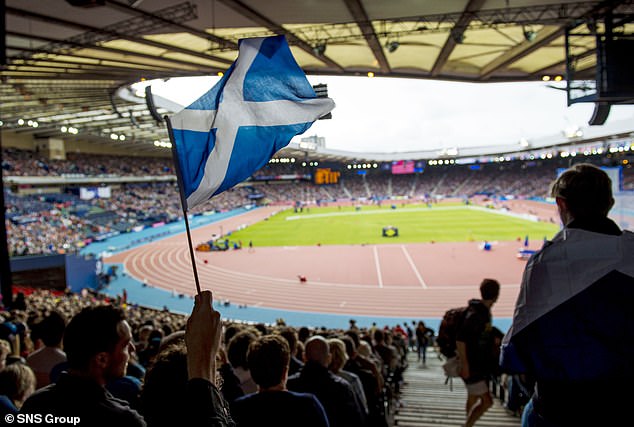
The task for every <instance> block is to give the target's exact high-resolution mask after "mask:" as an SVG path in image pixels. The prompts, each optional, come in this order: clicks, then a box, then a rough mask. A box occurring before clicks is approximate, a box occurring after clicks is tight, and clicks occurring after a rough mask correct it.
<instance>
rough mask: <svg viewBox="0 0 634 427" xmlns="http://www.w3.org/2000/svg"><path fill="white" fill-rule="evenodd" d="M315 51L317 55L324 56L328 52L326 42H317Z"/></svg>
mask: <svg viewBox="0 0 634 427" xmlns="http://www.w3.org/2000/svg"><path fill="white" fill-rule="evenodd" d="M313 53H314V54H315V55H316V56H323V55H324V53H326V42H320V43H317V44H316V45H315V46H314V47H313Z"/></svg>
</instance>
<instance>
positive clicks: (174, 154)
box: [164, 116, 200, 295]
mask: <svg viewBox="0 0 634 427" xmlns="http://www.w3.org/2000/svg"><path fill="white" fill-rule="evenodd" d="M164 118H165V123H166V124H167V133H168V134H169V138H170V141H171V143H172V160H173V161H174V169H175V171H176V181H177V182H178V193H179V194H180V199H181V208H182V209H183V217H184V218H185V229H186V230H187V243H189V256H190V257H191V259H192V270H193V271H194V281H195V282H196V292H198V295H200V281H199V280H198V270H197V269H196V258H195V257H194V245H193V244H192V234H191V231H190V230H189V219H188V218H187V198H186V197H185V187H184V186H183V175H182V174H181V168H180V164H179V163H178V152H177V151H176V142H175V141H174V133H173V131H172V122H171V121H170V118H169V117H168V116H165V117H164Z"/></svg>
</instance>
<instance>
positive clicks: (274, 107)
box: [170, 36, 335, 209]
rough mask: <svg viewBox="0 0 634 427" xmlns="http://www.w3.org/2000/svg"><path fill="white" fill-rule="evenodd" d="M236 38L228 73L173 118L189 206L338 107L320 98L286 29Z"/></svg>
mask: <svg viewBox="0 0 634 427" xmlns="http://www.w3.org/2000/svg"><path fill="white" fill-rule="evenodd" d="M239 43H240V44H239V53H238V59H237V60H236V61H235V62H234V63H233V64H232V65H231V67H230V68H229V70H228V71H227V72H226V73H225V75H224V77H223V78H222V79H221V80H220V81H219V82H218V83H217V84H216V85H215V86H214V87H213V88H212V89H211V90H209V91H208V92H207V93H205V94H204V95H203V96H201V97H200V98H199V99H197V100H196V101H194V102H193V103H192V104H191V105H190V106H188V107H186V108H185V109H184V110H182V111H181V112H179V113H177V114H175V115H173V116H172V117H171V119H170V122H171V127H172V136H173V141H172V142H173V143H174V146H175V149H176V152H177V156H178V159H177V162H178V165H177V166H178V169H179V173H180V178H181V185H182V187H183V188H182V189H181V191H182V193H183V194H184V198H186V204H187V206H186V208H187V209H191V208H193V207H195V206H197V205H199V204H201V203H204V202H206V201H207V200H209V199H210V198H211V197H212V196H214V195H216V194H219V193H222V192H223V191H225V190H227V189H229V188H231V187H233V186H234V185H236V184H238V183H239V182H242V181H244V180H245V179H246V178H248V177H249V176H251V174H253V172H255V171H257V170H258V169H260V168H261V167H263V166H264V165H265V164H266V163H267V162H268V161H269V160H270V159H271V157H273V155H274V154H275V153H276V152H277V151H278V150H280V149H281V148H283V147H285V146H286V145H288V143H289V142H290V141H291V139H292V138H293V137H294V136H295V135H299V134H301V133H304V132H305V131H306V130H307V129H308V128H309V127H310V126H311V125H312V124H313V122H314V121H315V120H317V119H318V118H320V117H322V116H324V115H325V114H327V113H328V112H330V111H331V110H332V109H333V108H334V106H335V104H334V102H333V101H332V99H330V98H317V97H316V95H315V91H314V90H313V88H312V86H311V85H310V83H309V82H308V80H307V79H306V75H305V74H304V72H303V71H302V70H301V68H300V67H299V66H298V65H297V63H296V62H295V59H294V58H293V55H292V54H291V50H290V48H289V47H288V44H287V42H286V39H285V37H284V36H275V37H267V38H254V39H244V40H240V42H239Z"/></svg>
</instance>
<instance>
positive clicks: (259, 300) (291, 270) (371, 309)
mask: <svg viewBox="0 0 634 427" xmlns="http://www.w3.org/2000/svg"><path fill="white" fill-rule="evenodd" d="M279 209H280V208H279V207H270V208H260V209H257V210H255V211H252V212H248V213H245V214H242V215H239V216H236V217H233V218H230V219H228V220H225V221H222V222H218V223H214V224H211V225H208V226H205V227H201V228H198V229H195V230H192V239H193V241H194V244H196V243H197V242H202V241H206V240H209V238H210V237H211V236H212V234H219V233H220V232H221V227H222V231H224V232H225V233H226V232H227V231H229V230H235V229H237V228H238V227H239V226H244V225H249V224H253V223H255V222H258V221H261V220H263V219H264V218H266V217H268V216H269V215H271V214H272V213H273V212H275V211H276V210H279ZM539 243H541V242H539ZM520 245H521V242H516V241H513V242H497V243H496V244H494V246H493V250H492V251H490V252H485V251H482V250H480V249H479V247H478V244H477V243H419V244H390V245H366V246H363V245H341V246H322V247H317V246H314V247H312V246H311V247H306V246H297V247H268V248H265V247H256V248H255V249H254V250H253V251H252V252H249V250H248V249H246V248H245V249H242V250H240V251H227V252H220V253H218V252H196V253H195V256H196V260H197V266H198V273H199V277H200V282H201V287H202V288H203V289H211V290H212V291H213V292H214V298H215V299H229V300H230V301H231V302H233V303H236V304H247V305H249V306H258V307H268V308H275V309H281V310H299V311H308V312H319V313H338V314H349V315H368V316H373V315H374V316H394V317H411V318H419V317H441V316H442V314H443V313H444V311H445V310H446V309H448V308H450V307H454V306H461V305H465V303H466V301H467V300H468V299H469V298H472V297H478V296H479V292H478V285H479V283H480V281H481V280H482V279H483V278H484V277H491V278H495V279H497V280H499V281H500V283H501V284H502V290H501V294H500V298H499V300H498V303H497V304H496V305H495V306H494V307H493V315H494V316H496V317H511V316H512V314H513V307H514V305H515V300H516V298H517V294H518V291H519V283H520V281H521V275H522V271H523V268H524V265H525V262H524V261H520V260H518V259H517V258H516V256H515V254H516V253H517V249H518V248H519V246H520ZM104 261H105V262H107V263H122V264H124V267H125V269H126V271H127V272H128V274H130V275H132V276H133V277H135V278H136V279H138V280H141V281H145V282H146V283H148V284H150V285H152V286H155V287H158V288H163V289H166V290H169V291H172V290H173V291H175V292H176V293H184V294H186V295H192V294H194V293H195V285H194V280H193V274H192V269H191V261H190V258H189V250H188V247H187V241H186V237H185V235H184V234H181V235H177V236H173V237H169V238H166V239H163V240H160V241H157V242H154V243H150V244H147V245H144V246H142V247H138V248H135V249H131V250H129V251H126V252H122V253H119V254H117V255H114V256H112V257H110V258H107V259H105V260H104ZM205 261H206V263H205ZM298 275H304V276H306V278H307V279H308V280H307V282H305V283H301V282H300V281H299V279H298Z"/></svg>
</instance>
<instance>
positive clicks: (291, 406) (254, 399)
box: [232, 335, 328, 427]
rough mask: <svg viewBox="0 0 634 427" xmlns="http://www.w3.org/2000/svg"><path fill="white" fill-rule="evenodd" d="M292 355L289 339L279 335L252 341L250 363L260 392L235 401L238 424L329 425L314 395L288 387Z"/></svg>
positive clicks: (316, 426) (321, 426)
mask: <svg viewBox="0 0 634 427" xmlns="http://www.w3.org/2000/svg"><path fill="white" fill-rule="evenodd" d="M290 357H291V352H290V349H289V347H288V343H287V342H286V340H285V339H284V338H283V337H281V336H279V335H266V336H264V337H260V338H258V339H257V340H255V341H254V342H252V343H251V345H250V346H249V352H248V353H247V364H248V365H249V371H250V372H251V376H252V378H253V380H254V381H255V382H256V384H257V385H258V392H257V393H253V394H249V395H246V396H243V397H240V398H238V399H237V400H236V401H234V402H233V404H232V410H233V411H232V412H233V414H235V415H234V417H235V419H236V422H237V424H238V427H251V426H277V427H285V426H289V427H291V426H297V425H301V426H308V427H327V426H328V418H327V417H326V412H325V411H324V408H323V406H321V403H320V402H319V400H317V398H316V397H315V396H314V395H312V394H309V393H295V392H292V391H288V390H287V389H286V379H287V377H288V366H289V361H290Z"/></svg>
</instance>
